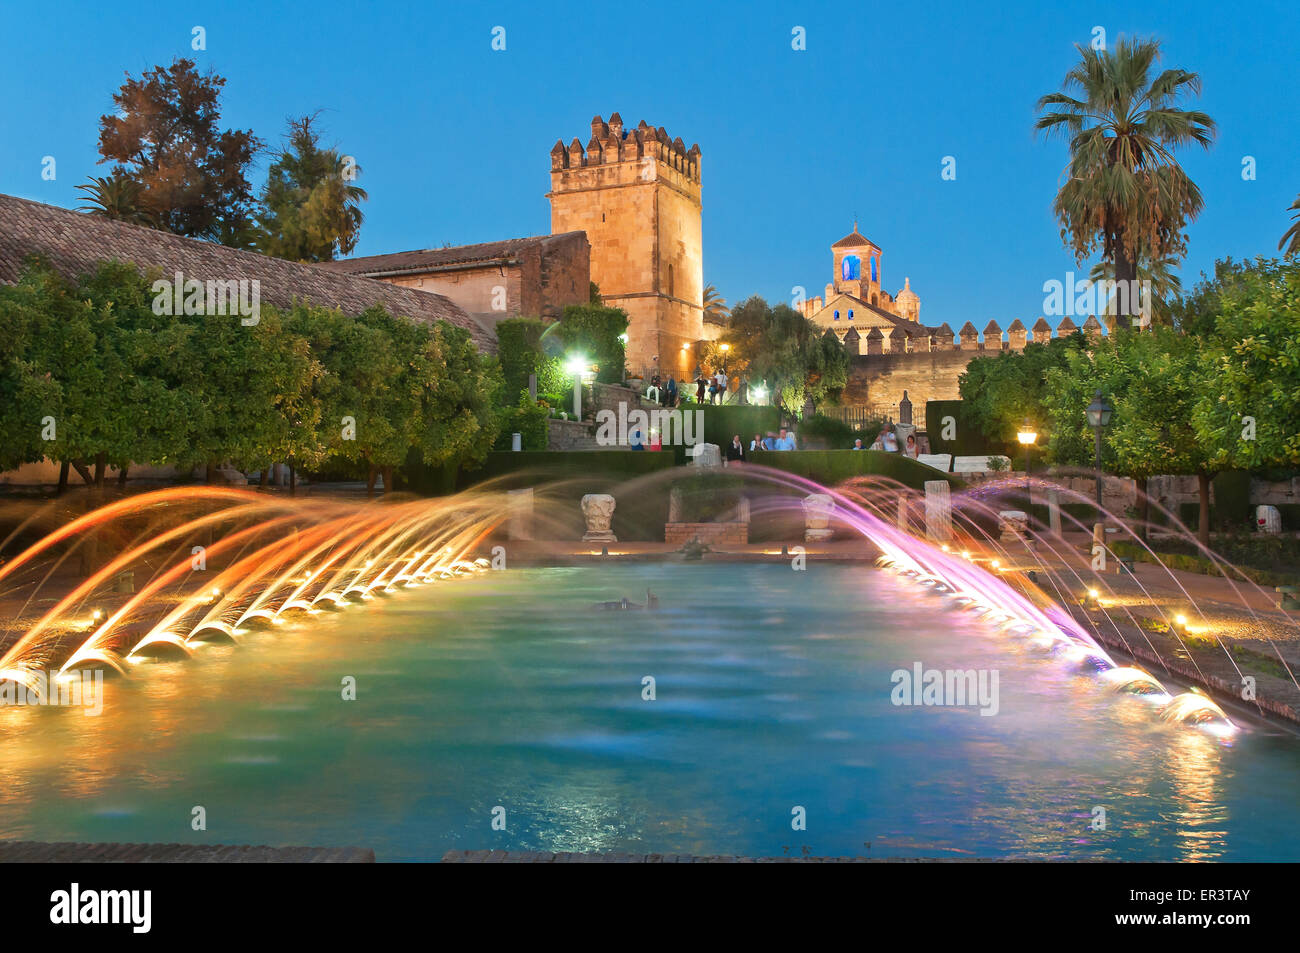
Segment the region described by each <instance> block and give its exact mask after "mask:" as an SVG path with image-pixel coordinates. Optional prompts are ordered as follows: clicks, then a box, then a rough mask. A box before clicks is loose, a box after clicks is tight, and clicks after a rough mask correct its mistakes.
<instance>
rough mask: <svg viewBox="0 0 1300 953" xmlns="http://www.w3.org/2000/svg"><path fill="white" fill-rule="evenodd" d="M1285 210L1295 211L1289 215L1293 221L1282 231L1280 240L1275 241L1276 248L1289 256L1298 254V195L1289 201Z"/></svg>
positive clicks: (1299, 207)
mask: <svg viewBox="0 0 1300 953" xmlns="http://www.w3.org/2000/svg"><path fill="white" fill-rule="evenodd" d="M1287 211H1288V212H1295V215H1293V216H1291V217H1292V218H1294V219H1295V221H1294V222H1293V223H1292V224H1291V227H1290V228H1288V229H1287V230H1286V231H1285V232H1283V233H1282V240H1281V241H1279V242H1278V243H1277V250H1278V251H1280V252H1282V254H1284V255H1286V256H1287V257H1288V258H1290V257H1292V256H1294V255H1300V196H1296V200H1295V201H1294V202H1292V203H1291V207H1290V208H1289V209H1287Z"/></svg>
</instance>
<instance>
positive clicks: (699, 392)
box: [695, 373, 709, 404]
mask: <svg viewBox="0 0 1300 953" xmlns="http://www.w3.org/2000/svg"><path fill="white" fill-rule="evenodd" d="M708 386H709V382H708V381H706V380H705V379H704V375H703V374H702V373H701V374H700V376H699V377H697V378H695V402H696V403H697V404H702V403H704V390H705V388H706V387H708Z"/></svg>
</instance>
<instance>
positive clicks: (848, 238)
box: [831, 228, 876, 248]
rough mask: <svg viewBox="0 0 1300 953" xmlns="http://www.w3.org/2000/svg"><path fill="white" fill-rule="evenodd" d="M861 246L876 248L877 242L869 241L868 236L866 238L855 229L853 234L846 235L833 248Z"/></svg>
mask: <svg viewBox="0 0 1300 953" xmlns="http://www.w3.org/2000/svg"><path fill="white" fill-rule="evenodd" d="M860 245H870V246H871V247H872V248H874V247H876V243H875V242H873V241H871V240H870V239H868V238H867V237H866V236H864V235H863V234H862V233H861V232H859V231H858V230H857V229H856V228H855V229H853V231H852V232H850V233H849V234H847V235H845V236H844V237H843V238H841V239H840V240H839V241H837V242H836V243H835V244H834V245H832V246H831V247H832V248H855V247H858V246H860Z"/></svg>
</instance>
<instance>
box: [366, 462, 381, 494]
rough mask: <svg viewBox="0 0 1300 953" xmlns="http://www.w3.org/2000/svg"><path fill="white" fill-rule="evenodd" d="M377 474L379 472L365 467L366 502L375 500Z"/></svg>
mask: <svg viewBox="0 0 1300 953" xmlns="http://www.w3.org/2000/svg"><path fill="white" fill-rule="evenodd" d="M378 472H379V471H378V470H376V469H375V468H374V467H366V499H367V500H373V499H374V498H375V477H376V475H377V474H378Z"/></svg>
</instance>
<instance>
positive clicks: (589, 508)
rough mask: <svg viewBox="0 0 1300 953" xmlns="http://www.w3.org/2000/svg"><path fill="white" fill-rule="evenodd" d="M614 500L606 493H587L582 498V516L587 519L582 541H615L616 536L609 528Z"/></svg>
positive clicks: (612, 518) (616, 539)
mask: <svg viewBox="0 0 1300 953" xmlns="http://www.w3.org/2000/svg"><path fill="white" fill-rule="evenodd" d="M614 506H615V500H614V498H613V497H612V496H610V495H609V494H608V493H588V494H587V495H586V496H584V497H583V498H582V516H583V518H584V519H585V520H586V521H587V532H585V533H583V534H582V539H583V541H584V542H588V543H617V542H618V537H617V536H615V535H614V533H613V531H611V530H610V523H612V522H613V520H614Z"/></svg>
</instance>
